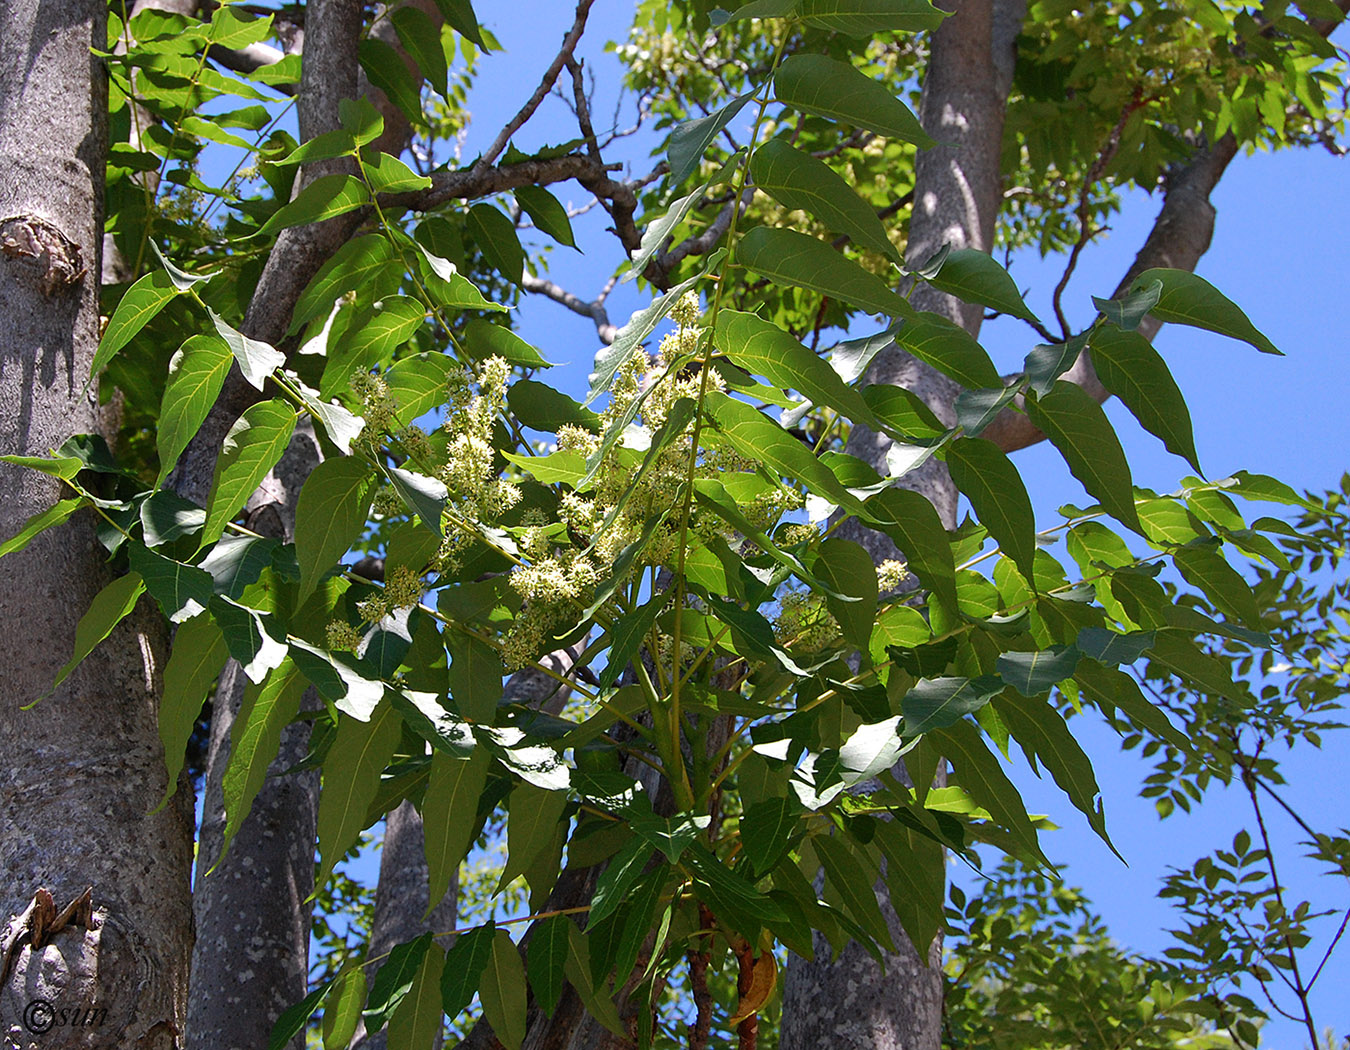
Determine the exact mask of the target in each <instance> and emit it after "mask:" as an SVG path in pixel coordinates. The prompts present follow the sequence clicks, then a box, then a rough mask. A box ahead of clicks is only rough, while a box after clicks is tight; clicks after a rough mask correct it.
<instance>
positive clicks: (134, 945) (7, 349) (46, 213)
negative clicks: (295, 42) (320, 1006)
mask: <svg viewBox="0 0 1350 1050" xmlns="http://www.w3.org/2000/svg"><path fill="white" fill-rule="evenodd" d="M106 10H107V8H106V5H105V4H104V3H103V2H102V0H63V2H56V0H41V2H40V0H8V2H7V3H5V4H4V6H3V7H2V8H0V39H3V40H4V41H5V48H4V50H3V51H2V52H0V320H2V321H3V323H0V447H2V448H3V450H4V451H5V452H6V453H18V454H25V455H35V456H44V455H46V454H48V452H49V450H51V449H53V448H55V447H57V446H59V445H60V444H62V443H63V442H64V441H65V439H66V438H67V437H69V436H71V435H72V434H76V433H95V432H97V430H98V423H99V419H98V409H97V395H96V393H92V392H91V393H90V394H89V395H88V396H85V397H81V396H80V393H81V390H82V389H83V387H84V384H85V381H86V379H87V377H88V374H89V365H90V362H91V361H92V359H93V353H94V349H95V347H96V345H97V342H98V325H99V319H98V317H99V315H98V274H99V266H100V256H101V243H102V232H103V214H102V210H103V165H104V152H105V146H106V130H105V129H106V114H107V87H106V82H105V79H104V73H103V70H102V69H101V68H100V65H99V63H98V60H97V59H96V58H95V57H94V56H93V55H91V53H90V49H91V48H100V49H101V48H103V47H105V46H106V43H107V40H106V36H105V34H106V28H105V27H106ZM61 488H62V486H61V484H60V483H59V482H57V481H55V480H54V479H51V478H48V477H46V476H44V475H40V474H38V473H36V472H34V471H29V470H25V469H23V468H19V467H14V466H9V465H0V535H2V536H5V537H8V536H11V535H13V534H14V533H15V532H17V531H18V529H19V527H20V526H21V525H22V523H23V522H24V520H25V519H26V518H28V517H29V516H30V515H33V514H36V513H38V512H40V511H43V510H45V509H47V508H48V507H50V506H51V505H52V504H53V503H55V502H56V500H57V499H59V498H61V496H62V492H61ZM110 579H112V573H111V572H110V571H109V569H108V568H107V566H106V564H105V559H104V552H103V550H102V549H101V547H100V546H99V544H98V542H97V540H96V537H95V529H94V519H93V516H92V515H91V514H89V513H88V512H82V513H81V514H78V515H76V516H75V517H74V518H72V519H71V520H70V521H69V522H68V523H67V524H65V525H63V526H61V527H59V528H57V529H53V530H51V531H49V532H47V533H45V534H43V535H42V536H40V537H39V538H38V539H37V540H35V541H34V542H33V543H32V545H31V546H29V547H28V548H27V550H25V551H23V552H22V553H19V554H14V555H11V556H9V557H8V558H7V559H6V560H5V564H4V571H3V573H0V620H2V622H3V623H4V627H5V631H6V645H5V646H4V648H3V650H0V681H3V682H4V684H5V690H4V696H3V698H2V699H0V748H3V754H4V755H5V756H6V759H5V762H4V764H3V766H0V826H3V828H4V833H3V837H0V871H3V872H4V876H5V877H4V880H3V884H2V885H0V913H3V914H5V915H8V916H10V921H9V922H8V924H7V925H6V928H5V931H4V934H3V935H2V936H0V1018H2V1019H3V1020H2V1021H0V1025H3V1027H2V1028H0V1032H3V1045H4V1046H6V1047H24V1048H28V1047H37V1046H41V1047H44V1048H46V1047H76V1046H126V1047H142V1048H156V1050H168V1048H173V1047H177V1046H179V1045H180V1042H179V1037H180V1034H181V1032H182V1029H183V1014H184V1005H185V997H186V989H187V972H188V957H189V953H190V951H191V945H192V914H191V910H190V905H189V880H188V875H189V870H190V865H191V841H192V830H191V828H192V822H191V805H192V803H191V792H190V791H187V790H180V791H179V792H178V795H177V796H176V799H175V800H174V802H172V803H171V804H170V805H169V806H167V807H165V808H164V809H163V810H161V811H159V812H157V813H154V814H150V811H151V810H152V809H154V807H155V806H156V804H157V803H158V802H159V800H160V798H161V797H162V796H163V795H164V789H165V786H166V785H165V767H164V757H163V752H162V749H161V746H160V742H159V734H158V727H157V721H156V709H157V704H158V698H159V687H160V672H161V666H162V658H163V653H164V641H165V636H164V629H163V624H162V620H161V618H160V616H159V614H158V612H157V611H156V610H154V609H153V608H152V607H151V605H150V604H149V603H148V602H143V603H142V605H141V606H139V607H138V608H137V609H136V610H135V611H133V613H132V615H131V616H130V617H128V618H127V619H126V620H124V621H123V622H122V624H121V625H120V626H119V627H118V628H117V629H116V630H115V631H114V632H113V634H112V635H111V636H110V637H109V638H108V639H107V640H106V641H105V642H104V643H103V644H102V645H101V646H100V647H99V648H98V649H96V650H95V651H94V653H93V654H92V655H91V656H90V657H89V658H88V659H87V660H85V662H84V663H83V665H82V666H81V667H80V668H79V669H78V670H76V671H75V673H74V674H72V675H71V676H70V677H69V678H68V679H67V680H66V682H65V684H64V685H63V686H62V687H61V688H60V689H59V690H57V691H56V693H55V694H54V695H53V696H51V697H50V698H48V699H46V700H44V701H43V702H42V703H41V704H40V705H39V706H38V707H36V708H35V709H33V710H30V711H24V710H22V709H21V708H22V707H23V706H24V705H26V704H28V703H30V702H32V701H33V700H35V699H37V698H38V697H39V696H40V695H41V694H42V693H43V692H44V691H45V690H46V689H47V688H48V687H49V686H50V684H51V682H52V681H53V679H54V678H55V675H56V672H57V669H58V668H59V667H60V666H61V665H62V664H63V663H64V662H65V660H66V658H67V657H68V656H69V654H70V653H71V652H72V650H73V648H74V634H75V627H76V623H77V621H78V619H79V617H80V615H81V614H82V613H83V612H84V611H85V610H86V609H87V608H88V606H89V603H90V600H91V599H92V598H93V597H94V595H95V594H97V593H98V591H99V590H100V589H101V588H102V587H103V586H104V585H105V584H106V583H107V582H108V581H109V580H110ZM147 814H150V815H147ZM86 888H88V889H90V891H91V893H90V895H89V897H88V898H87V899H86V900H83V901H82V900H81V898H82V895H83V894H84V891H85V890H86ZM30 901H31V902H32V905H31V906H28V905H29V902H30ZM71 902H76V907H75V908H74V909H67V908H66V905H67V904H69V903H71ZM26 906H28V907H26ZM51 920H56V922H55V924H54V925H53V924H52V922H51ZM35 1000H46V1001H49V1002H50V1003H51V1004H53V1006H54V1007H55V1008H60V1007H94V1008H101V1009H102V1010H103V1011H104V1013H103V1014H102V1015H101V1016H102V1024H100V1025H97V1026H91V1027H88V1028H83V1029H76V1028H71V1027H57V1028H53V1029H52V1030H51V1031H50V1032H48V1033H46V1034H41V1029H42V1027H43V1021H44V1018H46V1019H50V1018H49V1015H48V1014H46V1013H45V1008H44V1007H42V1006H41V1005H39V1006H37V1007H30V1005H29V1004H31V1003H33V1002H34V1001H35ZM26 1008H28V1009H29V1013H28V1015H27V1018H28V1021H29V1023H30V1025H29V1026H25V1024H24V1017H25V1009H26ZM33 1022H36V1024H34V1023H33ZM30 1027H32V1028H36V1029H37V1030H38V1031H37V1032H36V1033H35V1032H34V1031H31V1030H30Z"/></svg>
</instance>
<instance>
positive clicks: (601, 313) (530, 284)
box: [522, 273, 619, 346]
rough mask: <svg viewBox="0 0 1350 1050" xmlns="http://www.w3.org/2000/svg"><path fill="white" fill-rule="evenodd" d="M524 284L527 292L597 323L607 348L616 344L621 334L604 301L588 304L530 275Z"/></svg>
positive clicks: (599, 299) (594, 301)
mask: <svg viewBox="0 0 1350 1050" xmlns="http://www.w3.org/2000/svg"><path fill="white" fill-rule="evenodd" d="M522 283H523V285H524V288H525V290H526V291H527V292H536V293H538V294H539V295H544V296H547V297H548V298H550V299H552V300H553V301H554V302H555V303H559V304H560V305H562V306H565V307H567V309H569V310H571V311H572V312H573V313H574V314H580V315H581V316H582V317H589V318H590V319H591V320H592V321H594V322H595V330H596V332H597V333H598V334H599V336H600V340H601V342H603V343H604V344H605V345H606V346H608V345H609V344H610V343H612V342H614V337H615V336H617V335H618V334H619V329H618V328H616V327H615V326H614V325H613V324H611V323H610V320H609V312H608V311H607V310H606V309H605V304H604V300H603V299H601V298H599V297H597V298H595V299H594V300H592V301H591V302H589V303H588V302H587V301H586V300H585V299H583V298H581V296H579V295H576V294H574V293H572V292H569V291H567V289H565V288H560V287H559V286H558V285H556V284H554V283H553V282H552V281H549V280H546V279H545V278H543V277H535V276H533V275H532V274H528V273H527V274H525V276H524V279H523V282H522Z"/></svg>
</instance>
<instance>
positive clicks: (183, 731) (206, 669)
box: [156, 616, 230, 810]
mask: <svg viewBox="0 0 1350 1050" xmlns="http://www.w3.org/2000/svg"><path fill="white" fill-rule="evenodd" d="M229 655H230V653H229V650H228V649H227V648H226V647H225V637H224V635H222V634H221V633H220V628H219V627H217V626H216V624H215V621H214V620H212V619H211V617H209V616H194V617H193V618H192V619H191V620H188V621H187V623H184V624H182V625H181V626H180V627H179V628H178V631H177V632H176V633H175V634H174V638H173V650H172V651H171V652H170V654H169V662H168V663H167V664H165V665H164V692H163V695H162V697H161V699H160V703H159V738H160V740H161V741H163V743H164V764H165V765H166V766H167V767H168V773H169V778H168V783H167V787H166V788H165V789H164V798H163V799H161V800H160V803H159V806H157V807H156V810H158V809H162V808H163V806H164V804H165V803H166V802H168V800H169V799H170V798H172V797H173V794H174V792H175V791H177V790H178V774H179V773H181V772H182V770H183V761H184V758H185V756H186V752H187V745H188V740H189V738H191V736H192V730H193V727H195V726H196V724H197V716H198V715H200V714H201V711H202V705H203V704H205V703H206V694H207V693H208V692H209V691H210V689H211V686H212V685H213V684H215V681H216V679H217V678H219V677H220V672H221V670H222V669H223V668H224V667H225V661H226V660H227V659H228V658H229Z"/></svg>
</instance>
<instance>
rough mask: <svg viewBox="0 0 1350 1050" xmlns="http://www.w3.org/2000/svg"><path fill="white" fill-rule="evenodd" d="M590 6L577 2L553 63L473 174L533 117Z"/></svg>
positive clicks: (488, 164) (590, 0) (572, 46)
mask: <svg viewBox="0 0 1350 1050" xmlns="http://www.w3.org/2000/svg"><path fill="white" fill-rule="evenodd" d="M592 3H594V0H577V13H576V18H575V19H574V20H573V22H572V28H571V29H569V30H568V31H567V35H566V36H565V37H563V42H562V47H561V48H559V50H558V53H557V55H555V56H554V58H553V61H552V62H550V63H549V64H548V69H546V70H544V78H543V79H542V80H541V81H539V86H538V87H537V88H535V89H534V94H533V95H531V96H530V97H529V100H528V101H527V102H526V103H525V105H523V106H521V107H520V112H518V113H517V114H516V115H515V116H514V117H512V118H511V119H510V120H509V121H507V124H506V127H504V128H502V130H501V131H500V132H499V133H498V135H497V138H496V140H495V141H494V142H493V143H492V145H491V146H489V147H488V149H487V152H485V153H484V154H483V155H482V156H481V157H479V158H478V163H477V164H475V165H474V170H475V171H484V170H486V169H487V168H489V167H491V166H492V163H493V161H495V160H496V159H497V158H498V157H500V156H501V154H502V150H504V149H506V144H507V143H508V142H510V141H511V136H512V135H514V134H515V133H516V132H517V131H519V130H520V128H521V125H523V124H524V123H525V121H527V120H529V119H530V117H532V116H533V115H534V111H535V110H536V109H538V108H539V103H541V102H543V101H544V99H545V98H547V97H548V93H549V92H550V91H552V90H553V85H554V84H556V83H557V82H558V74H559V73H561V72H562V69H563V66H565V65H566V64H567V61H568V59H570V58H571V57H572V52H573V51H575V50H576V46H577V44H578V43H579V42H580V41H581V34H582V33H584V32H585V31H586V17H587V15H589V14H590V12H591V4H592Z"/></svg>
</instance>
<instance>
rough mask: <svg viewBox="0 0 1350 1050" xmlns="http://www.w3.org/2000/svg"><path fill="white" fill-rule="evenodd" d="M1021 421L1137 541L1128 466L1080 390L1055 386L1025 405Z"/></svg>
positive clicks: (1113, 436) (1061, 383) (1096, 409)
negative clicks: (1032, 426)
mask: <svg viewBox="0 0 1350 1050" xmlns="http://www.w3.org/2000/svg"><path fill="white" fill-rule="evenodd" d="M1027 415H1028V416H1030V417H1031V421H1032V422H1033V423H1035V424H1036V426H1037V427H1038V428H1039V429H1041V430H1042V431H1044V432H1045V436H1046V437H1048V438H1049V439H1050V441H1051V443H1052V444H1053V445H1054V446H1055V448H1057V449H1059V451H1060V454H1061V455H1062V456H1063V457H1064V460H1065V462H1067V463H1068V464H1069V470H1070V471H1071V472H1072V473H1073V476H1074V477H1076V478H1077V479H1078V480H1079V481H1081V482H1082V483H1083V488H1085V489H1087V490H1088V492H1089V493H1091V494H1092V495H1093V496H1094V497H1095V498H1096V499H1098V500H1100V501H1101V504H1102V506H1103V507H1104V508H1106V512H1107V513H1108V514H1110V515H1111V516H1112V517H1113V518H1115V519H1116V520H1117V521H1118V522H1120V523H1121V524H1122V525H1125V526H1127V527H1128V528H1131V529H1133V530H1134V531H1135V532H1138V533H1140V534H1141V535H1142V534H1143V531H1144V527H1143V525H1142V524H1141V523H1140V521H1139V514H1138V512H1137V511H1136V510H1135V506H1134V486H1133V482H1132V481H1131V479H1130V465H1129V464H1128V463H1127V462H1126V460H1125V452H1124V450H1123V449H1122V448H1121V447H1120V440H1119V439H1118V438H1117V437H1116V433H1115V431H1114V430H1112V429H1111V424H1110V422H1109V421H1108V420H1107V418H1106V413H1105V412H1103V411H1102V408H1101V406H1100V405H1099V404H1097V402H1096V401H1094V400H1092V398H1091V396H1090V395H1089V394H1088V393H1087V392H1086V391H1084V390H1083V388H1082V387H1080V386H1078V385H1077V384H1075V383H1068V382H1065V381H1064V380H1060V381H1059V382H1057V383H1056V384H1055V387H1054V389H1053V390H1051V391H1050V393H1048V394H1046V395H1045V396H1044V397H1041V398H1037V399H1036V400H1034V401H1033V400H1028V401H1027Z"/></svg>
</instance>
